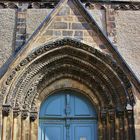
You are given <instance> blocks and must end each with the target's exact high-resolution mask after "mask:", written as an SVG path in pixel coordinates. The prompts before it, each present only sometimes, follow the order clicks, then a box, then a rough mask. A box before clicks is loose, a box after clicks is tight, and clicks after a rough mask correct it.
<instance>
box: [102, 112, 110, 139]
mask: <svg viewBox="0 0 140 140" xmlns="http://www.w3.org/2000/svg"><path fill="white" fill-rule="evenodd" d="M101 122H102V133H103V138H102V140H108V136H107V133H108V131H107V112H106V110H102V111H101Z"/></svg>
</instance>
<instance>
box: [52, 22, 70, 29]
mask: <svg viewBox="0 0 140 140" xmlns="http://www.w3.org/2000/svg"><path fill="white" fill-rule="evenodd" d="M67 28H68V25H67V23H66V22H55V23H53V24H51V26H50V27H49V29H67Z"/></svg>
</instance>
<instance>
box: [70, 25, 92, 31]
mask: <svg viewBox="0 0 140 140" xmlns="http://www.w3.org/2000/svg"><path fill="white" fill-rule="evenodd" d="M72 29H75V30H82V29H87V30H89V29H90V26H89V24H88V23H72Z"/></svg>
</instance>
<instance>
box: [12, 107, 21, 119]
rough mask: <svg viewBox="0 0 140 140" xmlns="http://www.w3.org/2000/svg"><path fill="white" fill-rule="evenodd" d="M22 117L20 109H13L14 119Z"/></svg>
mask: <svg viewBox="0 0 140 140" xmlns="http://www.w3.org/2000/svg"><path fill="white" fill-rule="evenodd" d="M19 115H20V109H19V108H16V107H15V108H13V117H14V118H16V117H18V116H19Z"/></svg>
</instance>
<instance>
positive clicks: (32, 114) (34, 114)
mask: <svg viewBox="0 0 140 140" xmlns="http://www.w3.org/2000/svg"><path fill="white" fill-rule="evenodd" d="M37 117H38V112H30V120H31V121H35V120H36V119H37Z"/></svg>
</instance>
